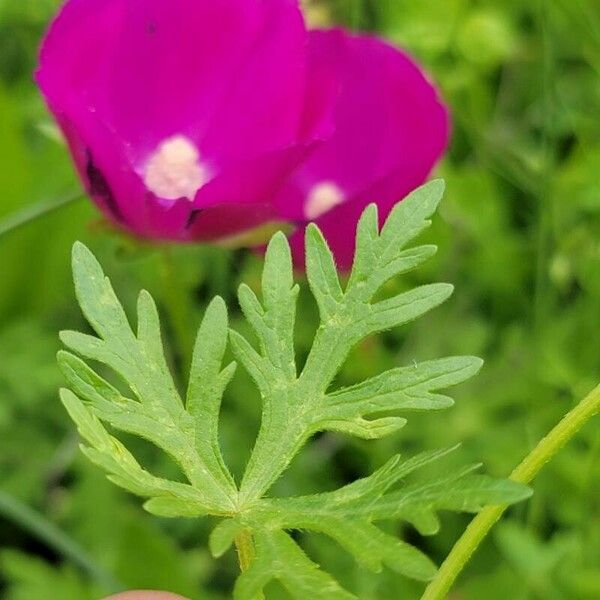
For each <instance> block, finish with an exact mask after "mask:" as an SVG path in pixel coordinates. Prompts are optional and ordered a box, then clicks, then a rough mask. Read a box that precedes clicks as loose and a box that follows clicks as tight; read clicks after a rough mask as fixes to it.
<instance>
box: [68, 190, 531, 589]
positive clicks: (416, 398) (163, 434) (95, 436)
mask: <svg viewBox="0 0 600 600" xmlns="http://www.w3.org/2000/svg"><path fill="white" fill-rule="evenodd" d="M443 189H444V185H443V183H442V182H441V181H434V182H432V183H430V184H428V185H426V186H424V187H422V188H420V189H418V190H416V191H415V192H414V193H413V194H411V195H410V196H409V197H408V198H406V199H405V200H404V201H403V202H402V203H400V204H399V205H398V206H397V207H396V208H395V209H394V210H393V211H392V213H391V214H390V216H389V217H388V219H387V221H386V223H385V225H384V226H383V227H382V228H381V230H380V229H379V224H378V216H377V210H376V208H375V207H374V206H371V207H369V208H368V209H367V210H366V211H365V213H364V215H363V217H362V219H361V221H360V223H359V225H358V229H357V238H356V239H357V241H356V256H355V261H354V266H353V269H352V273H351V275H350V278H349V280H348V282H347V284H346V286H345V287H344V288H342V285H341V283H340V279H339V276H338V274H337V271H336V267H335V263H334V260H333V257H332V254H331V252H330V251H329V248H328V246H327V243H326V242H325V240H324V238H323V236H322V235H321V233H320V231H319V230H318V228H317V227H316V226H310V227H309V228H308V230H307V234H306V244H307V250H306V253H307V261H306V262H307V277H308V282H309V285H310V289H311V291H312V294H313V296H314V298H315V300H316V303H317V305H318V308H319V314H320V326H319V327H318V329H317V331H316V333H315V335H314V340H313V343H312V347H311V349H310V352H309V353H308V357H307V359H306V362H305V364H304V365H303V366H302V367H300V366H299V364H298V360H297V356H296V351H295V340H294V337H295V336H294V329H295V316H296V302H297V297H298V292H299V288H298V286H297V285H295V284H294V278H293V272H292V260H291V254H290V249H289V245H288V243H287V240H286V238H285V236H284V235H282V234H276V235H275V236H274V237H273V239H272V241H271V243H270V244H269V247H268V249H267V253H266V257H265V265H264V269H263V274H262V285H261V287H262V301H261V300H260V299H259V298H258V297H257V295H256V294H255V293H254V292H253V291H252V290H251V289H250V287H248V286H246V285H242V286H241V287H240V290H239V301H240V305H241V308H242V310H243V313H244V315H245V317H246V319H247V321H248V322H249V323H250V324H251V326H252V329H253V331H254V334H255V336H256V338H257V341H258V347H255V346H254V345H253V344H252V343H251V342H250V341H249V340H248V339H247V338H246V337H244V336H242V335H241V334H239V333H237V332H236V331H233V330H232V331H230V332H229V335H230V338H231V343H232V348H233V351H234V353H235V355H236V358H237V359H238V360H239V361H240V363H241V364H242V365H243V366H244V368H245V369H246V370H247V372H248V373H249V374H250V375H251V376H252V378H253V380H254V381H255V383H256V385H257V387H258V389H259V391H260V395H261V399H262V424H261V428H260V431H259V433H258V437H257V440H256V444H255V446H254V449H253V451H252V455H251V457H250V460H249V462H248V465H247V468H246V471H245V473H244V476H243V478H242V481H241V484H240V486H239V489H238V487H237V486H236V483H235V481H234V479H233V477H232V475H231V474H230V472H229V470H228V468H227V466H226V465H225V461H224V459H223V456H222V453H221V449H220V445H219V413H220V406H221V400H222V397H223V393H224V391H225V388H226V387H227V385H228V383H229V381H230V380H231V378H232V376H233V374H234V371H235V368H236V366H235V363H232V364H229V365H228V366H226V367H224V368H223V358H224V355H225V350H226V345H227V338H228V318H227V310H226V307H225V303H224V301H223V300H222V299H221V298H219V297H217V298H216V299H215V300H213V301H212V302H211V304H210V306H209V307H208V309H207V310H206V314H205V316H204V319H203V321H202V324H201V326H200V329H199V332H198V337H197V342H196V347H195V350H194V356H193V361H192V367H191V375H190V382H189V385H188V389H187V393H186V396H185V401H184V400H183V399H182V397H181V396H180V394H179V392H178V391H177V388H176V385H175V383H174V381H173V377H172V375H171V373H170V371H169V367H168V364H167V359H166V357H165V354H164V350H163V343H162V338H161V331H160V324H159V318H158V312H157V308H156V306H155V304H154V302H153V300H152V298H151V296H150V295H149V294H148V293H147V292H145V291H143V292H141V294H140V295H139V298H138V303H137V329H136V330H135V331H134V329H133V328H132V327H131V325H130V324H129V321H128V319H127V316H126V314H125V312H124V310H123V307H122V306H121V304H120V302H119V300H118V299H117V297H116V295H115V293H114V291H113V288H112V286H111V284H110V282H109V280H108V278H106V277H105V275H104V273H103V271H102V268H101V267H100V265H99V263H98V262H97V260H96V259H95V258H94V256H93V255H92V254H91V252H90V251H89V250H88V249H87V248H86V247H85V246H83V245H82V244H80V243H77V244H76V245H75V247H74V249H73V275H74V280H75V289H76V294H77V298H78V300H79V304H80V306H81V308H82V311H83V313H84V315H85V316H86V318H87V320H88V322H89V324H90V325H91V326H92V328H93V330H94V332H95V334H96V335H95V336H91V335H86V334H81V333H76V332H63V333H62V334H61V339H62V341H63V343H64V344H65V345H66V346H68V348H69V349H70V350H71V351H72V352H75V353H76V354H77V355H79V356H82V357H84V358H85V359H87V360H91V361H94V362H97V363H102V364H104V365H105V366H107V367H109V368H110V369H111V370H112V371H113V372H114V373H115V374H116V375H118V377H119V378H120V380H121V381H122V382H123V383H124V384H126V388H127V390H128V391H127V392H121V391H119V389H118V388H117V387H115V386H114V385H112V384H111V383H110V382H109V381H108V380H107V379H105V378H103V377H102V376H101V375H99V374H98V372H96V371H95V370H93V369H92V368H91V367H89V366H88V365H87V364H86V362H84V361H83V360H81V359H80V358H78V356H76V354H72V353H70V352H60V353H59V364H60V367H61V369H62V371H63V373H64V375H65V377H66V378H67V380H68V382H69V384H70V387H71V390H72V391H71V390H62V391H61V398H62V401H63V403H64V404H65V406H66V408H67V410H68V412H69V414H70V415H71V418H72V419H73V420H74V421H75V423H76V424H77V426H78V429H79V432H80V434H81V436H82V437H83V438H84V440H85V442H86V445H85V446H84V447H83V451H84V453H85V454H86V455H87V456H88V458H90V460H92V462H94V463H95V464H96V465H98V466H99V467H100V468H102V469H103V470H104V471H105V472H106V473H107V474H108V477H109V479H110V480H111V481H113V482H114V483H116V484H117V485H119V486H121V487H123V488H125V489H126V490H129V491H130V492H133V493H134V494H137V495H140V496H143V497H145V498H147V499H148V500H147V502H146V504H145V508H146V509H147V510H148V511H149V512H151V513H154V514H156V515H160V516H166V517H192V516H201V515H214V516H221V517H227V518H226V520H224V521H222V522H221V523H220V524H219V525H218V526H217V528H216V529H215V530H214V531H213V534H212V536H211V542H210V545H211V549H212V551H213V554H214V555H216V556H219V555H222V554H224V553H225V552H226V551H227V549H228V548H229V547H230V546H231V545H232V544H233V543H234V542H236V540H238V538H239V536H241V535H246V536H247V535H248V534H251V535H252V536H253V538H254V541H253V542H249V543H255V546H256V548H255V550H256V558H255V560H254V561H253V562H252V563H251V564H250V565H249V568H248V569H247V570H245V572H244V573H243V574H242V576H241V577H240V578H239V579H238V582H237V584H236V587H235V592H234V597H235V598H236V599H239V600H252V598H255V597H257V595H259V594H260V593H262V591H263V589H264V588H265V586H266V585H267V584H268V583H269V582H270V581H271V580H274V579H276V580H279V581H280V582H281V583H282V584H283V586H284V587H285V588H286V589H287V590H288V591H289V592H290V593H291V594H292V596H293V597H296V598H301V597H303V596H305V595H306V594H307V593H310V594H313V595H317V597H319V598H340V599H343V598H351V597H354V596H353V595H352V594H350V593H349V592H347V591H345V590H344V589H343V588H341V587H340V586H339V584H338V583H337V582H336V581H335V580H334V579H333V578H331V576H329V575H328V574H326V573H325V572H324V571H321V570H320V569H319V567H318V566H317V565H316V564H315V563H313V562H312V561H311V560H310V559H309V558H308V557H307V556H306V555H305V554H304V553H303V551H302V550H301V549H300V547H299V546H298V545H297V544H296V542H295V541H294V540H293V539H292V538H291V537H290V535H289V533H288V532H289V531H292V530H308V531H315V532H320V533H324V534H326V535H328V536H330V537H331V538H333V539H334V540H336V542H338V543H339V544H340V545H341V546H342V547H343V548H344V549H345V550H347V551H348V552H349V553H351V554H352V555H354V557H355V559H356V560H357V561H358V562H360V563H361V564H363V565H364V566H365V567H367V568H369V569H371V570H373V571H375V572H378V571H380V570H381V569H382V566H383V565H386V566H387V567H389V568H391V569H393V570H395V571H397V572H399V573H402V574H404V575H406V576H408V577H411V578H414V579H418V580H423V581H426V580H429V579H430V578H431V577H433V575H434V574H435V566H434V565H433V563H432V562H431V561H430V560H429V559H428V558H427V557H426V556H425V555H424V554H423V553H422V552H421V551H419V550H417V549H416V548H415V547H413V546H411V545H410V544H408V543H406V542H403V541H401V540H399V539H398V538H397V537H396V536H393V535H390V534H388V533H385V532H384V531H383V530H381V529H379V528H378V527H377V526H376V525H375V524H374V523H375V522H378V521H385V520H396V521H397V520H404V521H406V522H409V523H411V524H412V525H414V526H415V527H416V528H417V529H418V530H419V531H420V532H421V533H422V534H424V535H430V534H433V533H436V532H437V531H438V529H439V523H438V518H437V514H436V513H437V511H439V510H452V511H464V512H477V511H478V510H480V509H481V508H482V507H483V506H484V505H486V504H505V503H506V504H508V503H513V502H518V501H520V500H522V499H524V498H526V497H527V496H528V495H529V490H528V489H527V488H525V487H523V486H520V485H518V484H515V483H512V482H509V481H504V480H496V479H492V478H489V477H486V476H482V475H477V474H474V473H473V471H474V469H476V468H477V465H476V466H475V467H468V468H466V469H460V470H458V471H456V472H453V473H450V474H445V475H443V476H440V477H437V478H435V477H433V478H429V479H421V480H417V481H412V480H409V481H407V478H408V477H409V475H411V474H412V473H413V472H414V471H419V470H420V469H421V468H422V467H424V466H426V465H428V464H429V463H433V462H435V461H437V460H438V459H441V458H442V457H444V456H445V455H446V454H448V452H449V451H450V450H441V451H436V452H429V453H424V454H421V455H418V456H415V457H413V458H410V459H406V460H403V459H401V457H400V456H399V455H398V456H395V457H394V458H392V459H391V460H389V461H388V462H387V463H386V464H385V465H384V466H383V467H381V468H380V469H378V470H377V471H375V472H374V473H373V474H372V475H370V476H368V477H366V478H364V479H360V480H357V481H355V482H353V483H350V484H348V485H346V486H344V487H342V488H340V489H338V490H336V491H333V492H326V493H321V494H316V495H309V496H297V497H291V498H265V495H266V494H267V493H268V491H269V490H270V488H271V486H272V485H273V484H274V483H275V482H276V481H277V480H278V479H279V478H280V476H281V475H282V474H283V472H284V471H285V470H286V469H287V468H288V466H289V465H290V463H291V462H292V460H293V459H294V457H295V456H296V454H297V453H298V452H299V451H300V450H301V449H302V447H303V446H304V445H305V444H306V443H307V441H308V440H309V439H310V438H311V437H312V436H313V435H314V434H315V433H317V432H323V431H336V432H342V433H345V434H349V435H352V436H356V437H359V438H363V439H376V438H381V437H384V436H387V435H390V434H392V433H395V432H396V431H397V430H398V429H400V428H402V427H403V426H404V425H405V423H406V419H405V418H404V417H400V416H397V415H398V413H401V414H405V413H406V412H407V411H427V410H439V409H443V408H447V407H449V406H450V405H451V404H452V401H451V400H450V399H449V398H448V397H446V396H444V395H442V394H440V393H439V392H440V390H442V389H445V388H447V387H449V386H452V385H456V384H458V383H461V382H462V381H465V380H466V379H468V378H469V377H471V376H472V375H474V374H475V373H476V372H477V371H478V370H479V369H480V367H481V364H482V361H481V360H480V359H477V358H473V357H452V358H446V359H442V360H436V361H429V362H424V363H421V364H413V365H411V366H408V367H402V368H394V369H391V370H390V371H388V372H385V373H382V374H380V375H377V376H375V377H372V378H369V379H367V380H365V381H363V382H362V383H359V384H357V385H353V386H350V387H341V388H339V387H337V386H334V385H333V383H334V380H335V378H336V375H337V374H338V372H339V370H340V368H341V367H342V365H343V364H344V362H345V361H346V359H347V357H348V355H349V353H350V351H351V350H352V348H353V347H354V346H356V345H357V344H358V343H359V342H360V341H361V340H363V339H364V338H365V337H367V336H370V335H373V334H376V333H379V332H382V331H386V330H388V329H391V328H393V327H397V326H399V325H402V324H405V323H407V322H409V321H412V320H414V319H416V318H418V317H420V316H421V315H423V314H424V313H426V312H428V311H429V310H431V309H432V308H435V307H436V306H438V305H439V304H441V303H442V302H444V300H446V299H447V298H448V297H449V296H450V294H451V293H452V286H450V285H447V284H435V285H424V286H420V287H417V288H416V289H412V290H409V291H405V292H403V293H400V294H398V295H395V296H392V297H391V298H385V299H380V297H379V293H380V291H381V288H382V287H383V286H384V285H385V284H386V283H387V282H388V281H389V280H390V279H392V278H394V277H396V276H397V275H399V274H401V273H406V272H407V271H410V270H412V269H414V268H415V267H417V266H418V265H420V264H421V263H422V262H423V261H425V260H426V259H427V258H429V257H431V256H432V255H433V254H434V253H435V247H433V246H420V247H416V248H409V247H408V245H409V243H410V242H411V241H412V240H413V239H414V238H415V237H416V236H417V235H419V234H420V233H421V232H422V231H423V230H424V229H425V228H427V227H428V226H429V225H430V221H429V220H428V219H429V217H430V216H431V215H432V214H433V213H434V212H435V210H436V208H437V205H438V203H439V201H440V199H441V197H442V194H443ZM122 387H123V386H122ZM130 395H131V396H132V397H129V396H130ZM105 424H107V425H110V426H111V427H112V428H114V429H116V430H118V431H122V432H125V433H128V434H133V435H135V436H138V437H140V438H144V439H145V440H147V441H149V442H151V443H152V444H154V445H155V446H157V447H158V448H160V449H161V450H162V451H163V452H165V453H166V454H167V455H169V456H170V458H171V459H172V460H173V461H175V462H176V463H177V465H178V467H179V468H180V470H181V474H182V476H183V479H184V480H185V482H180V481H175V480H169V479H165V478H162V477H157V476H155V475H153V474H151V473H150V472H149V471H148V470H146V469H145V468H144V467H142V466H141V464H140V463H139V462H138V460H137V459H136V458H135V457H134V455H133V454H132V453H131V452H130V451H129V450H128V449H127V448H126V446H125V445H124V444H123V443H122V442H120V441H119V440H118V439H117V438H115V437H114V436H113V435H111V434H110V433H109V432H108V430H107V429H106V428H105Z"/></svg>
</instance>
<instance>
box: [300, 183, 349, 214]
mask: <svg viewBox="0 0 600 600" xmlns="http://www.w3.org/2000/svg"><path fill="white" fill-rule="evenodd" d="M344 200H346V196H345V194H344V192H343V191H342V189H341V188H340V187H339V186H338V185H336V184H335V183H333V182H331V181H324V182H322V183H318V184H317V185H315V186H314V187H313V188H312V189H311V190H310V193H309V194H308V197H307V199H306V204H305V205H304V214H305V215H306V218H307V219H309V220H310V221H314V220H315V219H318V218H319V217H320V216H321V215H324V214H325V213H326V212H329V211H330V210H331V209H332V208H335V207H336V206H339V205H340V204H343V202H344Z"/></svg>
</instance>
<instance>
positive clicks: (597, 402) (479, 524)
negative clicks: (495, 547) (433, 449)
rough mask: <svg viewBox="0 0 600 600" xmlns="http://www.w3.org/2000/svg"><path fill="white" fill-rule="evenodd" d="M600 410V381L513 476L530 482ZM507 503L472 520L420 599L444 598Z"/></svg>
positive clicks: (541, 442) (514, 478) (522, 481)
mask: <svg viewBox="0 0 600 600" xmlns="http://www.w3.org/2000/svg"><path fill="white" fill-rule="evenodd" d="M598 412H600V385H598V386H597V387H596V388H595V389H594V390H592V391H591V392H590V394H589V395H588V396H586V397H585V398H584V399H583V400H582V401H581V402H580V403H579V404H578V405H577V406H576V407H575V408H574V409H573V410H572V411H571V412H569V413H568V414H567V415H566V416H565V417H564V418H563V419H562V421H561V422H560V423H559V424H558V425H557V426H556V427H554V429H552V431H550V433H549V434H548V435H547V436H546V437H545V438H544V439H543V440H541V441H540V443H539V444H538V445H537V446H536V447H535V448H534V449H533V451H532V452H531V453H530V454H529V455H528V456H527V457H526V458H525V460H524V461H523V462H522V463H521V464H520V465H519V466H518V467H517V468H516V469H515V470H514V471H513V472H512V474H511V476H510V479H512V480H513V481H517V482H519V483H525V484H527V483H529V482H531V481H532V480H533V478H534V477H535V476H536V475H537V474H538V473H539V472H540V471H541V469H542V468H543V467H544V465H545V464H546V463H547V462H549V461H550V460H551V459H552V458H553V457H554V455H555V454H556V453H557V452H558V451H559V450H560V449H561V448H562V447H563V446H564V445H565V444H566V443H567V442H568V441H569V440H570V439H571V438H572V437H573V436H574V435H575V434H576V433H577V432H578V431H579V430H580V429H581V428H582V427H583V426H584V425H585V424H586V423H587V421H589V420H590V419H591V418H592V417H594V416H595V415H596V414H598ZM507 508H508V507H507V506H504V505H502V506H490V507H488V508H486V509H484V510H483V511H481V512H480V513H479V515H477V516H476V517H475V518H474V519H473V520H472V521H471V523H470V524H469V526H468V527H467V529H466V531H465V532H464V533H463V535H462V536H461V538H460V539H459V540H458V542H457V543H456V545H455V546H454V548H452V551H451V552H450V554H449V555H448V557H447V558H446V560H445V561H444V563H443V564H442V566H441V567H440V570H439V571H438V573H437V576H436V578H435V579H434V580H433V581H432V582H431V583H430V584H429V586H428V587H427V589H426V590H425V593H424V594H423V596H422V597H421V600H443V598H445V597H446V595H447V594H448V592H449V591H450V588H451V587H452V584H453V583H454V581H455V580H456V578H457V577H458V575H459V574H460V573H461V571H462V570H463V569H464V567H465V565H466V564H467V563H468V562H469V559H470V558H471V556H472V555H473V553H474V552H475V550H477V548H478V546H479V544H480V543H481V542H482V540H483V539H484V538H485V537H486V535H487V534H488V533H489V531H490V529H491V528H492V527H493V526H494V525H495V524H496V522H497V521H498V520H499V519H500V517H501V516H502V515H503V513H504V511H506V509H507Z"/></svg>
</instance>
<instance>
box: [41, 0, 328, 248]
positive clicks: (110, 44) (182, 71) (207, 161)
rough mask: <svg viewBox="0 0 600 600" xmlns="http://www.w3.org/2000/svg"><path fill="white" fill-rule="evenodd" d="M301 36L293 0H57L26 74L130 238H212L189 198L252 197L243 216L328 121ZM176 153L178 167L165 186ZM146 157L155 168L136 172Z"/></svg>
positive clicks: (197, 204)
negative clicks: (60, 2)
mask: <svg viewBox="0 0 600 600" xmlns="http://www.w3.org/2000/svg"><path fill="white" fill-rule="evenodd" d="M307 35H308V34H307V31H306V29H305V26H304V23H303V20H302V16H301V13H300V10H299V7H298V3H297V0H69V1H67V2H66V3H65V5H64V6H63V8H62V10H61V11H60V13H59V15H58V16H57V18H56V19H55V21H54V23H53V24H52V26H51V28H50V31H49V32H48V35H47V37H46V39H45V41H44V44H43V47H42V51H41V54H40V67H39V69H38V72H37V74H36V76H37V80H38V82H39V84H40V87H41V89H42V91H43V92H44V95H45V97H46V99H47V101H48V105H49V107H50V108H51V110H52V111H53V112H54V114H55V116H56V117H57V120H58V122H59V124H60V125H61V126H62V127H63V129H64V131H65V134H66V137H67V139H68V141H69V144H70V147H71V150H72V153H73V156H74V159H75V162H76V164H77V167H78V170H79V173H80V175H81V177H82V179H83V180H84V182H85V184H86V187H87V189H88V190H90V192H91V193H92V195H93V197H94V199H95V200H96V201H97V203H98V204H99V205H100V207H101V208H102V210H103V211H104V212H105V213H106V214H107V215H108V216H109V217H110V218H112V219H113V220H114V221H116V222H118V223H119V224H121V225H122V226H124V227H126V228H128V229H130V230H132V231H133V232H135V233H137V234H138V235H142V236H148V237H161V238H168V239H182V240H187V239H191V236H192V235H198V236H201V237H202V238H206V239H212V238H215V237H218V233H217V232H218V231H220V230H221V229H223V227H221V226H219V227H218V228H216V229H215V230H214V231H210V227H209V226H208V225H206V226H201V225H200V223H201V222H202V219H199V218H198V215H199V214H200V213H199V211H200V210H206V209H208V208H211V213H212V212H214V211H213V210H212V209H214V207H215V206H216V205H218V204H220V203H228V204H238V205H240V204H244V205H246V204H251V203H253V202H256V203H258V204H260V205H261V207H260V208H259V207H257V208H256V210H252V209H250V208H247V209H245V211H244V212H245V213H247V214H248V215H250V216H251V218H250V217H248V225H249V226H254V225H255V224H256V223H255V222H256V220H257V219H258V218H259V216H258V215H263V217H261V218H266V216H264V215H266V213H267V212H268V213H269V215H270V214H271V213H273V210H272V206H273V203H274V197H275V195H276V193H277V191H278V190H279V189H280V188H281V186H282V180H283V179H284V178H285V175H286V174H287V173H288V172H289V170H290V169H292V168H294V167H295V166H296V165H297V163H298V161H299V160H300V159H301V158H303V157H304V156H305V155H306V153H307V152H308V151H309V150H310V149H311V147H312V144H313V142H314V140H317V139H320V138H322V137H323V135H324V132H326V131H329V130H330V128H331V108H332V94H331V93H327V92H326V91H323V90H321V91H319V92H318V93H317V92H316V91H315V90H316V89H317V88H319V89H320V86H319V85H318V82H316V81H313V73H314V72H315V71H316V69H315V68H314V67H313V65H312V64H311V62H310V60H309V56H308V44H307ZM319 72H320V71H319ZM314 78H315V79H316V75H315V76H314ZM172 140H176V143H175V149H174V148H173V147H170V149H169V151H168V152H166V155H168V156H167V159H164V157H162V158H160V157H161V155H160V152H161V148H163V145H164V144H165V143H166V142H169V141H172ZM182 140H183V142H182ZM182 148H183V149H182ZM182 154H183V155H184V157H185V156H188V158H187V159H185V160H188V161H191V163H190V165H191V166H190V165H187V166H185V168H184V172H183V175H182V176H181V177H180V179H182V181H183V184H181V185H179V183H180V182H179V180H177V182H176V183H177V184H173V185H172V184H171V181H170V179H169V177H170V175H171V172H172V171H173V170H172V171H169V168H170V167H171V163H170V162H169V161H171V160H175V162H177V161H178V160H180V159H181V155H182ZM157 155H158V156H159V158H160V160H158V162H159V164H162V163H161V161H163V162H164V160H167V167H168V168H166V167H165V169H164V170H162V167H160V168H158V169H157V170H158V175H157V174H156V173H155V172H153V174H152V177H149V175H148V168H149V167H148V165H149V164H154V163H153V162H152V161H153V160H156V157H157ZM173 155H174V158H173ZM190 156H192V158H189V157H190ZM186 169H187V170H186ZM190 169H191V175H190V172H189V171H190ZM174 172H175V173H176V174H177V165H176V167H175V169H174ZM90 174H91V175H92V177H90ZM177 176H178V175H177ZM178 177H179V176H178ZM165 180H166V181H165ZM265 206H268V207H270V208H269V210H268V211H266V210H265V208H264V207H265ZM229 212H230V210H229V209H228V210H227V214H229ZM204 222H205V223H207V224H208V222H209V221H208V217H205V219H204ZM230 222H231V226H233V223H237V225H236V228H237V229H239V228H243V227H244V219H243V218H241V217H240V218H236V219H230ZM190 223H193V224H194V225H193V227H191V226H190ZM231 226H230V227H231Z"/></svg>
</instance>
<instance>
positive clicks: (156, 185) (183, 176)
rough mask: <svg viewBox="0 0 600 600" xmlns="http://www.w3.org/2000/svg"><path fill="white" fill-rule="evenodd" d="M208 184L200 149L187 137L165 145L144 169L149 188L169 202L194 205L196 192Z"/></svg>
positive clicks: (156, 152) (162, 144)
mask: <svg viewBox="0 0 600 600" xmlns="http://www.w3.org/2000/svg"><path fill="white" fill-rule="evenodd" d="M208 180H209V175H208V172H207V169H206V168H205V167H204V166H203V165H202V163H201V162H200V153H199V152H198V148H196V146H195V145H194V144H193V142H192V141H191V140H189V139H188V138H186V137H185V136H183V135H176V136H173V137H171V138H168V139H166V140H164V141H163V142H161V144H160V145H159V146H158V148H157V149H156V150H155V151H154V152H153V153H152V155H151V156H150V158H149V159H148V162H147V163H146V168H145V169H144V183H145V184H146V187H147V188H148V189H149V190H150V191H151V192H153V193H154V194H156V195H157V196H158V197H159V198H164V199H165V200H178V199H179V198H187V199H188V200H190V201H193V200H194V198H195V197H196V192H197V191H198V190H199V189H200V188H201V187H202V186H203V185H204V184H205V183H207V181H208Z"/></svg>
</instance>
